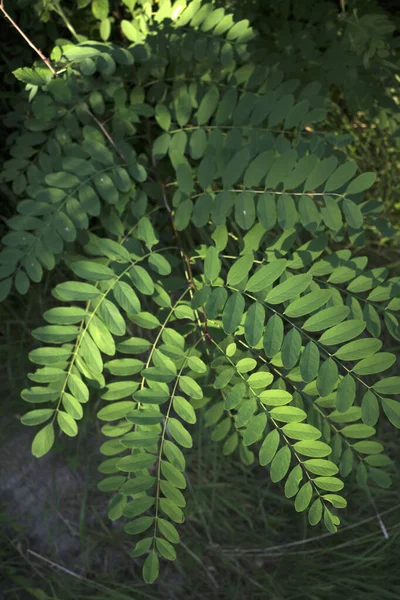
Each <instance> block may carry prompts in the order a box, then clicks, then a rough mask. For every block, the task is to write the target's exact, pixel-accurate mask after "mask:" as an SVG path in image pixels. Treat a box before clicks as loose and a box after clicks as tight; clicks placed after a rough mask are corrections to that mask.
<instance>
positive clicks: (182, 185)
mask: <svg viewBox="0 0 400 600" xmlns="http://www.w3.org/2000/svg"><path fill="white" fill-rule="evenodd" d="M176 179H177V182H178V186H179V190H180V191H181V192H183V193H184V194H187V195H188V196H190V194H191V193H192V192H193V187H194V182H193V173H192V169H191V167H190V165H189V163H188V162H187V161H186V160H185V161H184V162H180V163H179V164H178V166H177V167H176Z"/></svg>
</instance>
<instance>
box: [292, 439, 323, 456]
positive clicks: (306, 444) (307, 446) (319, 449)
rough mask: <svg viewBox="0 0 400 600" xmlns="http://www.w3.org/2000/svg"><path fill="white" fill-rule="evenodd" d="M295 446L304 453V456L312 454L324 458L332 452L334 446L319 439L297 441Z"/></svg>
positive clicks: (300, 452) (296, 449) (295, 448)
mask: <svg viewBox="0 0 400 600" xmlns="http://www.w3.org/2000/svg"><path fill="white" fill-rule="evenodd" d="M293 448H294V450H295V451H296V452H298V453H299V454H302V455H303V456H311V457H315V458H323V457H324V456H328V455H329V454H330V453H331V452H332V448H331V447H330V446H328V444H325V442H320V441H318V440H316V441H314V440H305V441H301V442H296V443H295V444H293Z"/></svg>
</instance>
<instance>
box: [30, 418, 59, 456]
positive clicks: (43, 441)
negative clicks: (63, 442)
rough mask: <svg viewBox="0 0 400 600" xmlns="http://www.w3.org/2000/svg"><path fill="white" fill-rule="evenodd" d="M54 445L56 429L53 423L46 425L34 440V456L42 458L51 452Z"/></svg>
mask: <svg viewBox="0 0 400 600" xmlns="http://www.w3.org/2000/svg"><path fill="white" fill-rule="evenodd" d="M53 444H54V427H53V423H49V424H48V425H45V426H44V427H43V428H42V429H41V430H40V431H38V433H37V434H36V435H35V437H34V438H33V442H32V454H33V456H36V458H40V457H42V456H44V455H45V454H47V452H49V450H51V448H52V446H53Z"/></svg>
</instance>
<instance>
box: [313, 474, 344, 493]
mask: <svg viewBox="0 0 400 600" xmlns="http://www.w3.org/2000/svg"><path fill="white" fill-rule="evenodd" d="M314 483H315V485H317V486H318V487H319V488H321V489H322V490H326V491H327V492H340V490H342V489H343V488H344V483H343V481H341V480H340V479H338V478H337V477H316V478H315V479H314Z"/></svg>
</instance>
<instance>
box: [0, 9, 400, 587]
mask: <svg viewBox="0 0 400 600" xmlns="http://www.w3.org/2000/svg"><path fill="white" fill-rule="evenodd" d="M81 4H82V3H81ZM86 4H88V2H86ZM134 4H135V3H129V2H124V5H126V7H128V9H129V10H131V9H132V10H133V9H134ZM130 5H132V6H130ZM144 5H146V3H144ZM146 6H147V5H146ZM92 10H93V15H94V16H95V17H96V18H97V19H99V20H100V21H101V25H100V32H102V33H101V36H102V38H103V40H104V41H103V42H99V41H89V40H86V41H83V42H80V43H71V42H66V41H65V40H60V41H59V43H58V44H57V45H56V47H55V48H54V50H53V53H52V57H51V58H52V64H53V65H54V67H55V69H56V70H57V76H56V77H54V76H53V75H52V73H51V72H50V71H49V70H48V69H46V68H44V67H43V66H35V67H33V68H20V69H18V70H17V71H16V72H15V75H16V77H17V78H18V79H19V80H20V81H22V82H23V83H24V84H26V88H27V90H28V92H29V108H28V109H27V114H26V118H25V119H24V123H23V125H22V126H21V128H19V129H15V123H16V122H17V121H18V119H17V117H16V115H13V114H10V115H8V124H9V126H10V127H12V128H13V130H12V133H11V134H10V136H9V146H10V158H9V160H7V161H6V162H5V164H4V168H3V173H2V179H3V181H5V182H7V183H8V184H10V185H11V186H12V189H13V192H14V194H16V195H17V196H19V197H20V201H19V202H18V206H17V214H15V216H13V217H12V218H10V219H9V221H8V226H9V229H10V231H9V232H8V233H6V235H5V236H4V237H3V239H2V244H3V249H2V250H1V252H0V279H1V281H0V297H1V300H5V298H6V297H7V296H8V295H9V294H10V293H11V291H12V290H14V289H15V290H16V291H17V292H18V293H19V294H26V293H28V290H29V288H30V285H31V284H32V282H33V283H39V282H40V281H41V280H42V278H43V272H44V271H45V270H48V271H51V270H53V269H58V268H60V266H63V268H64V269H67V270H68V271H69V273H70V277H69V278H67V279H66V281H64V282H62V283H59V284H58V285H56V287H55V288H54V289H53V291H52V295H53V297H54V300H55V302H54V307H53V308H50V309H49V310H47V311H46V312H45V313H44V315H43V318H44V321H45V324H44V325H43V326H41V327H39V328H37V329H35V330H34V331H33V332H32V334H33V336H34V337H35V338H36V339H37V340H38V341H39V342H41V344H40V345H38V348H37V349H35V350H33V351H32V352H31V353H30V360H31V362H32V363H33V364H34V365H35V368H36V370H35V371H33V372H32V373H29V375H28V377H29V380H30V381H31V382H32V383H31V384H30V386H29V387H27V388H26V389H25V390H23V392H22V397H23V399H24V400H25V401H26V402H27V403H29V404H31V410H30V411H29V412H27V413H26V415H24V416H23V418H22V422H23V423H24V424H26V425H30V426H40V428H39V430H38V432H37V433H36V435H35V437H34V440H33V446H32V452H33V454H34V455H35V456H37V457H41V456H43V455H44V454H46V453H47V452H48V451H49V450H50V449H51V447H52V445H53V443H54V439H55V435H56V432H57V431H58V430H59V429H60V430H61V431H62V432H64V433H65V434H66V435H68V436H71V437H74V436H76V435H77V433H78V426H79V421H80V420H81V419H82V417H83V411H84V408H85V404H86V403H87V402H89V401H90V402H93V401H94V399H95V398H100V399H101V408H100V409H99V411H98V414H97V418H98V419H99V420H100V421H101V423H102V426H101V429H102V433H103V434H104V436H105V438H106V439H105V441H104V443H103V444H102V446H101V448H100V450H101V453H102V454H103V455H104V460H103V462H101V464H100V465H99V471H100V473H101V474H102V479H101V481H100V482H99V489H100V490H102V491H104V492H107V493H111V494H112V497H111V500H110V504H109V509H108V514H109V517H110V519H113V520H115V519H119V518H121V517H125V518H126V525H125V531H126V532H127V533H128V534H131V535H133V536H135V539H136V545H135V548H134V550H133V551H132V555H133V556H135V557H137V556H141V555H145V554H146V555H147V556H146V559H145V561H144V568H143V575H144V579H145V581H146V582H149V583H152V582H153V581H154V580H155V579H156V578H157V576H158V568H159V566H158V563H159V557H160V556H161V557H164V558H166V559H167V560H174V559H175V556H176V551H175V547H174V546H175V545H176V544H177V543H178V542H179V533H178V528H177V527H176V525H177V524H180V523H182V522H183V521H184V512H183V509H184V507H185V497H184V494H183V490H184V489H185V487H186V479H185V456H184V450H185V449H186V448H191V447H192V444H193V440H192V437H191V434H190V426H191V425H192V424H194V423H195V422H196V418H197V413H198V411H203V412H204V422H205V424H206V426H209V427H212V428H213V433H212V438H213V440H215V441H216V442H221V443H222V452H223V453H224V455H231V454H235V455H237V457H238V458H239V459H240V460H241V461H242V462H243V463H244V464H245V465H248V466H250V465H251V464H252V463H253V462H254V461H258V462H259V463H260V465H261V466H263V467H268V469H269V475H270V478H271V480H272V481H273V482H281V481H282V482H284V493H285V495H286V497H288V498H293V500H294V507H295V510H296V511H298V512H301V511H306V510H307V511H308V520H309V523H310V524H311V525H317V524H318V523H319V522H320V521H323V522H324V524H325V526H326V527H327V529H328V530H329V531H331V532H334V531H336V528H337V526H338V525H339V523H340V518H339V516H338V510H339V509H343V508H344V507H346V500H345V497H344V495H342V490H343V488H344V481H345V479H346V478H347V477H349V475H350V474H351V473H352V472H353V471H355V473H356V477H357V481H358V483H359V485H360V486H363V485H365V484H366V482H367V481H370V482H374V483H375V484H377V485H378V486H382V487H387V486H389V485H390V474H389V473H388V467H390V464H391V461H390V459H389V458H388V457H387V456H386V455H385V454H384V448H383V445H382V443H381V440H378V439H377V437H376V425H377V422H378V420H379V418H380V416H381V415H382V416H385V417H386V418H387V419H388V420H389V421H390V423H392V424H393V425H394V426H395V427H398V428H399V427H400V408H399V406H400V405H399V403H398V400H396V399H395V397H396V395H398V393H399V389H400V378H399V377H398V376H393V375H391V374H390V373H389V375H387V374H386V372H387V371H388V370H390V369H391V368H392V367H393V365H394V363H395V361H396V356H395V355H394V354H393V353H392V352H389V351H387V350H386V349H385V347H384V346H383V339H385V340H386V341H387V340H388V339H389V338H390V337H391V338H393V339H394V340H395V341H398V340H400V329H399V320H398V312H399V310H400V301H399V291H400V278H399V277H391V276H390V273H388V271H387V269H385V268H370V267H369V266H368V257H367V256H363V255H362V254H361V250H362V247H363V245H364V243H365V236H366V233H368V232H371V231H376V230H377V229H378V230H379V221H380V216H379V215H380V213H381V211H382V208H383V207H382V206H381V205H380V203H379V202H377V201H374V200H366V199H365V198H364V192H365V191H366V190H368V189H369V188H370V187H371V186H372V185H373V183H374V181H375V175H374V174H373V173H361V174H358V173H357V165H356V164H355V162H354V161H348V160H346V156H345V154H344V153H343V152H342V151H341V145H342V144H343V139H342V137H343V136H335V135H332V134H330V133H326V132H325V133H324V132H318V131H316V130H315V124H316V123H318V122H322V123H323V121H324V120H325V118H326V98H325V95H324V92H323V91H321V85H320V83H319V82H309V83H304V82H302V81H301V80H300V79H293V78H290V77H289V78H288V77H287V76H285V73H284V72H283V71H282V70H281V69H280V68H279V65H278V66H276V65H271V64H266V62H265V60H264V57H263V56H262V53H260V51H259V48H260V46H259V40H257V36H256V33H255V32H254V30H253V29H252V28H251V27H250V25H249V22H248V21H246V20H241V21H235V19H234V17H233V16H232V15H231V14H230V13H228V12H226V11H225V10H224V9H223V8H216V7H215V6H214V5H213V4H211V3H204V4H202V3H201V2H200V1H198V0H194V1H193V2H190V3H189V4H188V6H186V5H185V3H184V2H175V3H174V4H173V5H171V3H170V2H164V3H160V10H159V11H158V12H157V13H156V16H155V17H154V19H153V18H152V17H151V15H147V14H146V9H145V6H144V9H143V11H142V15H143V23H145V24H146V26H144V25H143V27H142V28H141V30H140V31H139V32H135V33H133V29H134V28H135V27H136V26H137V22H136V23H135V24H132V22H131V21H128V20H126V21H122V23H121V27H122V31H123V33H124V35H125V37H126V38H127V39H128V40H129V41H130V42H132V44H131V45H128V44H126V45H124V46H122V45H118V44H112V43H107V42H106V40H107V39H108V35H107V31H108V30H107V27H108V25H106V24H105V21H107V23H108V20H109V17H108V3H107V2H96V0H95V1H94V2H93V3H92ZM139 23H140V22H139ZM110 28H111V24H110ZM139 29H140V27H139ZM139 34H140V35H139ZM383 335H384V336H385V337H384V338H383ZM343 494H344V492H343Z"/></svg>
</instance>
